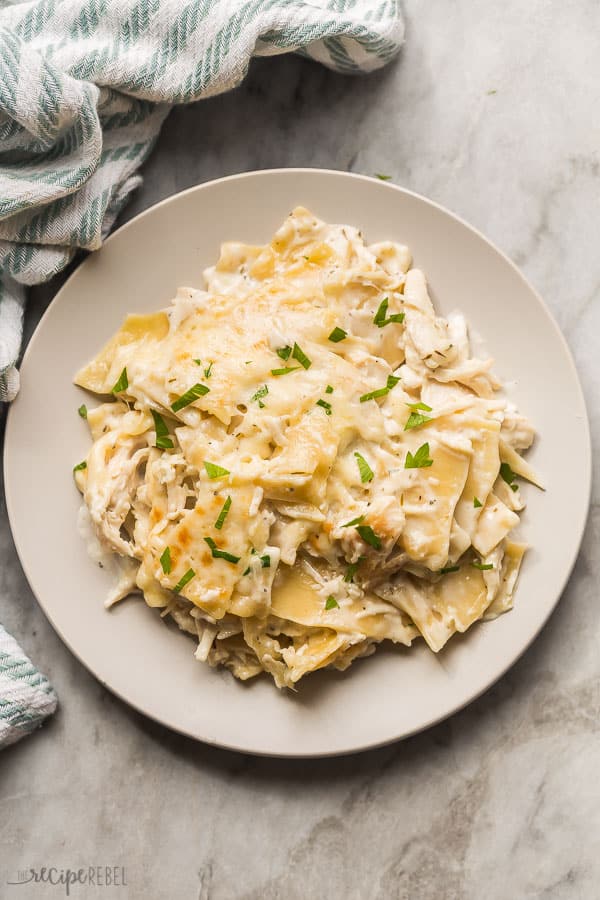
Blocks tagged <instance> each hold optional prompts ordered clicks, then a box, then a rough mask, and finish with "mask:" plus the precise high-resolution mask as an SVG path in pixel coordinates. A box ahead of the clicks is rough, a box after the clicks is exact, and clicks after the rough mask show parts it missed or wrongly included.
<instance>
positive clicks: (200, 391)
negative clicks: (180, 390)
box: [171, 384, 210, 412]
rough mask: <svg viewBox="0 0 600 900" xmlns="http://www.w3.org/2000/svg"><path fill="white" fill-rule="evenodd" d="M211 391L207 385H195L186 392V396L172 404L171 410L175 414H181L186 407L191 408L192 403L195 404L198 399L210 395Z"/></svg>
mask: <svg viewBox="0 0 600 900" xmlns="http://www.w3.org/2000/svg"><path fill="white" fill-rule="evenodd" d="M209 391H210V388H207V387H206V385H205V384H194V385H192V387H191V388H190V389H189V390H188V391H186V392H185V394H182V395H181V397H178V398H177V400H174V401H173V403H171V409H172V410H173V412H179V410H180V409H183V408H184V406H189V405H190V403H193V402H194V400H197V399H198V397H203V396H204V394H208V392H209Z"/></svg>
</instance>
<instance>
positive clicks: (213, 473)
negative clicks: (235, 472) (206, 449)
mask: <svg viewBox="0 0 600 900" xmlns="http://www.w3.org/2000/svg"><path fill="white" fill-rule="evenodd" d="M204 468H205V469H206V474H207V475H208V477H209V478H224V477H225V476H226V475H229V474H230V472H229V469H224V468H223V467H222V466H217V465H216V464H215V463H211V462H208V461H207V460H204Z"/></svg>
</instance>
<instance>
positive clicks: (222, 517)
mask: <svg viewBox="0 0 600 900" xmlns="http://www.w3.org/2000/svg"><path fill="white" fill-rule="evenodd" d="M230 507H231V497H227V500H226V501H225V503H224V504H223V507H222V509H221V512H220V513H219V518H218V519H217V521H216V522H215V528H216V529H217V531H220V530H221V528H222V527H223V524H224V522H225V519H226V518H227V513H228V512H229V509H230Z"/></svg>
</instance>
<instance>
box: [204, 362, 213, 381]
mask: <svg viewBox="0 0 600 900" xmlns="http://www.w3.org/2000/svg"><path fill="white" fill-rule="evenodd" d="M213 365H214V363H210V364H209V366H208V369H205V370H204V377H205V378H210V376H211V375H212V367H213Z"/></svg>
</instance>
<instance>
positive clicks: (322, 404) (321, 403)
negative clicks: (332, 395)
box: [317, 400, 331, 416]
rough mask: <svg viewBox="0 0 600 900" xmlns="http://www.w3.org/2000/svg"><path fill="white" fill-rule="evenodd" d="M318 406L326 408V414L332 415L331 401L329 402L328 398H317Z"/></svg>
mask: <svg viewBox="0 0 600 900" xmlns="http://www.w3.org/2000/svg"><path fill="white" fill-rule="evenodd" d="M317 406H320V407H321V408H322V409H324V410H325V414H326V415H328V416H330V415H331V403H328V402H327V400H317Z"/></svg>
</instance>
